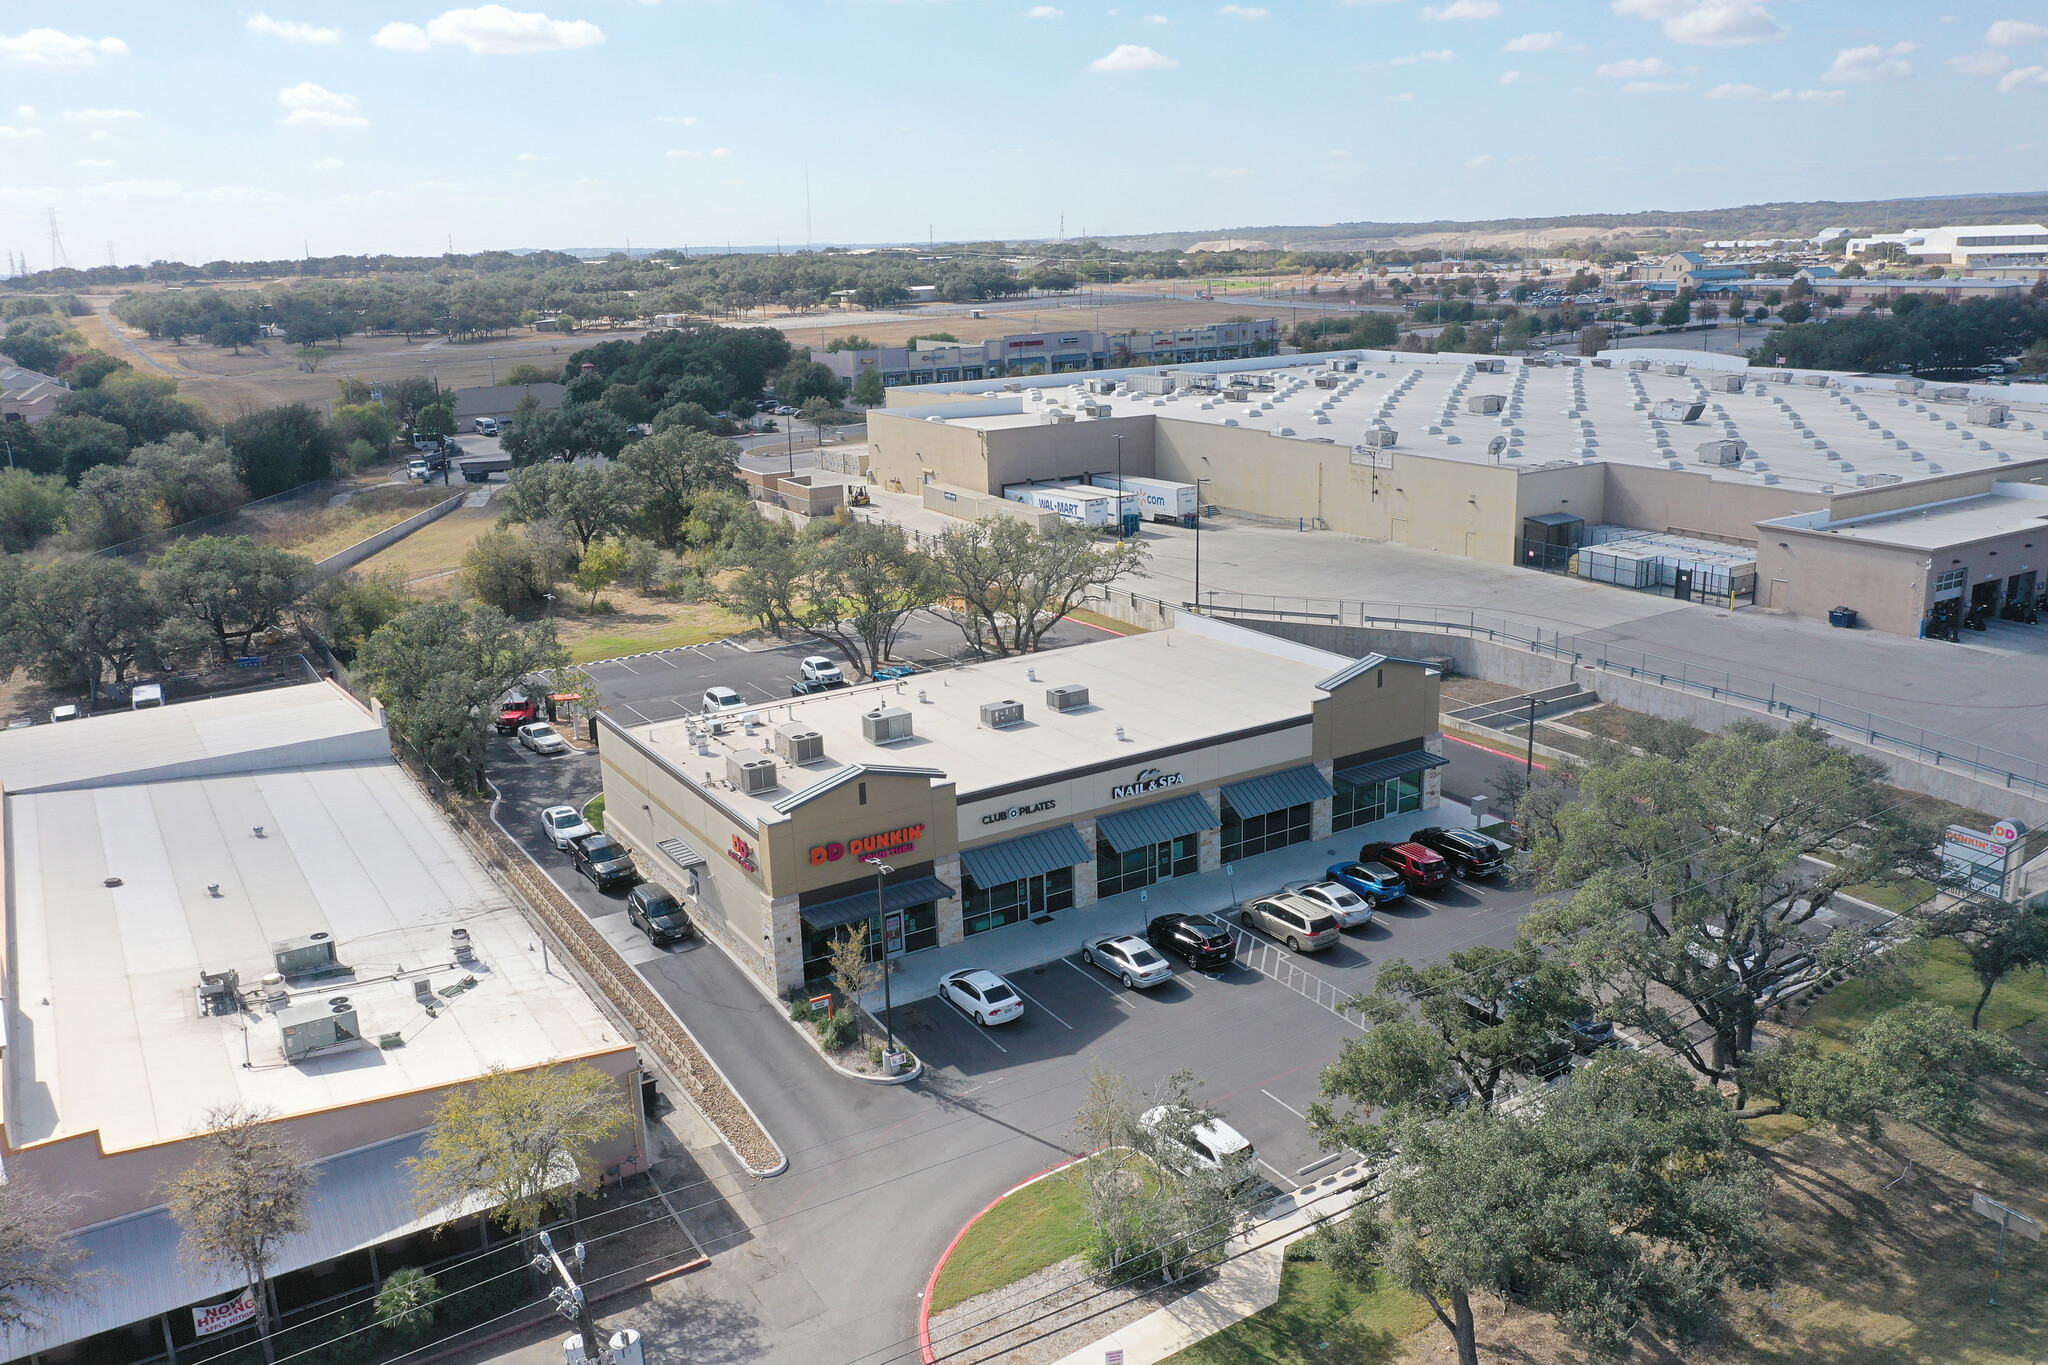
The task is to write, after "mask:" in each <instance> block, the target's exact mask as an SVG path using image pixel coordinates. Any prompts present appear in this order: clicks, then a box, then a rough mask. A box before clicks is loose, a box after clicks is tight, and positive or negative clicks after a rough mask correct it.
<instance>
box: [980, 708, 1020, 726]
mask: <svg viewBox="0 0 2048 1365" xmlns="http://www.w3.org/2000/svg"><path fill="white" fill-rule="evenodd" d="M1023 719H1024V703H1023V702H1021V701H985V702H983V703H982V704H981V723H982V724H983V725H986V726H987V727H988V728H989V729H991V730H1000V729H1002V728H1003V727H1004V726H1006V725H1016V724H1018V723H1019V722H1021V721H1022V720H1023Z"/></svg>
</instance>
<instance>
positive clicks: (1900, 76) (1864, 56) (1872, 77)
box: [1820, 43, 1920, 82]
mask: <svg viewBox="0 0 2048 1365" xmlns="http://www.w3.org/2000/svg"><path fill="white" fill-rule="evenodd" d="M1919 47H1920V44H1918V43H1894V44H1892V46H1891V47H1889V48H1883V47H1879V46H1878V45H1877V44H1875V43H1872V44H1870V45H1869V46H1868V47H1845V48H1843V49H1842V50H1841V51H1840V52H1837V53H1836V54H1835V64H1834V65H1833V66H1830V67H1829V68H1828V69H1827V70H1826V71H1823V72H1822V73H1821V77H1820V78H1821V79H1822V80H1824V81H1837V82H1839V81H1902V80H1905V79H1906V78H1907V77H1908V76H1911V75H1912V74H1913V64H1912V63H1911V62H1902V61H1899V60H1898V58H1900V57H1902V56H1904V55H1905V54H1906V53H1908V52H1914V51H1917V50H1918V49H1919Z"/></svg>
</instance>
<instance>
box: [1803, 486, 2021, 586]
mask: <svg viewBox="0 0 2048 1365" xmlns="http://www.w3.org/2000/svg"><path fill="white" fill-rule="evenodd" d="M2040 492H2041V494H2042V496H2035V497H2020V496H2014V495H2011V494H2004V493H1999V492H1997V491H1995V490H1994V491H1993V492H1990V493H1986V494H1983V495H1981V496H1979V497H1974V498H1955V499H1953V500H1951V501H1948V502H1938V503H1931V504H1928V505H1927V506H1924V507H1909V508H1906V509H1904V510H1902V511H1897V512H1880V513H1876V514H1874V515H1871V516H1867V517H1855V518H1852V519H1849V520H1845V521H1834V522H1820V523H1818V524H1815V525H1801V524H1800V523H1801V521H1802V520H1803V519H1792V520H1791V521H1789V522H1788V523H1786V524H1788V525H1791V526H1793V527H1794V528H1795V529H1800V530H1807V531H1812V532H1815V533H1817V534H1822V535H1835V536H1840V537H1841V538H1842V539H1844V540H1861V541H1868V542H1870V543H1872V544H1876V545H1897V546H1900V547H1903V548H1907V549H1914V550H1942V549H1948V548H1950V547H1952V546H1959V545H1962V544H1964V543H1966V542H1968V541H1976V540H1990V539H1993V538H1994V537H1997V536H2004V535H2012V534H2014V533H2016V532H2021V531H2034V532H2038V533H2039V534H2040V535H2041V537H2042V540H2043V543H2044V548H2048V489H2042V490H2040ZM2027 567H2028V566H2027V565H2026V564H2021V565H2019V566H2018V568H2016V569H2015V570H2014V572H2019V571H2020V570H2023V569H2025V568H2027Z"/></svg>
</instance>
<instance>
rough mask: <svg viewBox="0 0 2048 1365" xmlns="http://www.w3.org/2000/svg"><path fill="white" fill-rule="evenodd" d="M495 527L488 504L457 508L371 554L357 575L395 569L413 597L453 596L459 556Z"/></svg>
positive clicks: (458, 585)
mask: <svg viewBox="0 0 2048 1365" xmlns="http://www.w3.org/2000/svg"><path fill="white" fill-rule="evenodd" d="M437 491H438V490H437ZM450 496H453V495H452V494H451V495H450ZM497 524H498V514H497V513H496V512H495V511H494V510H492V509H491V508H490V507H489V506H488V505H487V506H483V507H458V508H456V509H455V510H454V511H453V512H450V513H449V514H448V515H447V516H445V517H443V518H441V519H440V520H439V521H437V522H435V523H434V524H433V525H432V526H422V527H421V528H420V529H419V530H417V531H414V532H413V533H412V534H411V535H409V536H407V537H406V538H405V539H404V540H401V541H399V542H398V543H397V544H396V545H392V546H389V547H387V548H385V549H383V550H380V551H378V552H377V553H376V554H374V555H371V556H370V557H369V558H368V559H366V560H364V561H363V562H362V564H361V565H360V566H358V569H357V572H359V573H366V574H367V573H375V572H377V571H378V570H380V569H397V570H398V571H399V572H400V573H401V574H402V575H403V576H404V578H405V580H406V582H407V583H408V584H410V585H411V587H412V591H413V593H414V595H415V596H420V597H449V596H452V595H453V594H454V593H455V592H456V591H457V590H458V589H460V588H461V586H462V581H461V578H460V576H459V575H458V574H457V573H456V572H455V570H457V569H460V568H461V567H462V557H463V556H464V555H466V554H468V553H469V547H470V546H471V545H472V544H474V543H475V542H476V538H477V537H478V536H481V535H484V534H486V533H487V532H489V531H491V530H493V529H495V528H496V527H497Z"/></svg>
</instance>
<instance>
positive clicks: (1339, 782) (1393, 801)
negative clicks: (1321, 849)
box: [1330, 773, 1422, 830]
mask: <svg viewBox="0 0 2048 1365" xmlns="http://www.w3.org/2000/svg"><path fill="white" fill-rule="evenodd" d="M1335 786H1336V788H1337V798H1336V800H1334V801H1332V802H1331V803H1330V828H1331V829H1332V830H1340V829H1355V828H1357V827H1358V826H1359V825H1369V824H1371V823H1372V822H1373V821H1375V820H1384V819H1386V818H1387V817H1388V816H1389V815H1399V814H1401V813H1403V812H1404V811H1411V810H1421V809H1422V774H1421V773H1403V774H1402V775H1401V776H1399V777H1390V778H1388V779H1387V780H1386V781H1384V782H1367V783H1365V784H1364V785H1363V786H1360V785H1356V784H1353V783H1350V782H1346V781H1345V780H1344V779H1343V778H1341V777H1340V778H1338V779H1336V782H1335Z"/></svg>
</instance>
